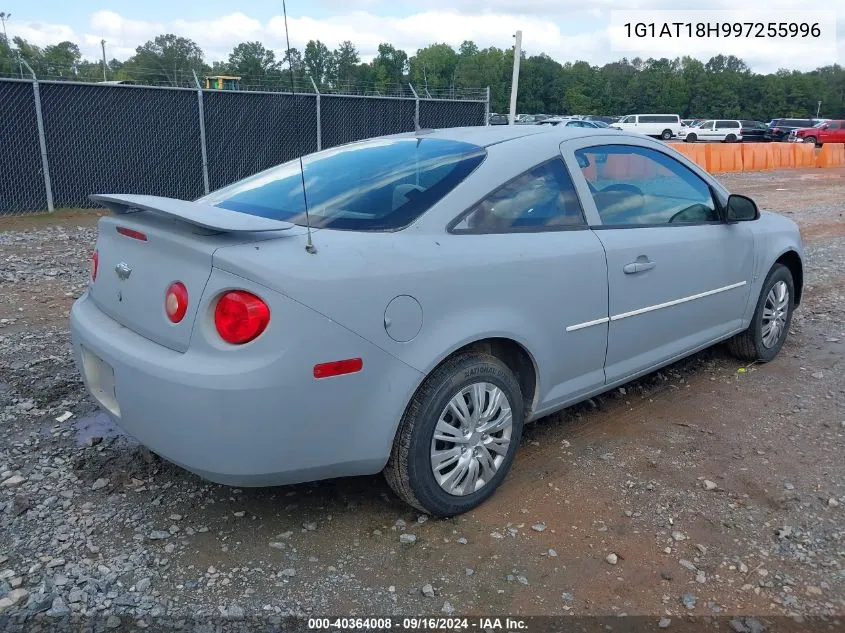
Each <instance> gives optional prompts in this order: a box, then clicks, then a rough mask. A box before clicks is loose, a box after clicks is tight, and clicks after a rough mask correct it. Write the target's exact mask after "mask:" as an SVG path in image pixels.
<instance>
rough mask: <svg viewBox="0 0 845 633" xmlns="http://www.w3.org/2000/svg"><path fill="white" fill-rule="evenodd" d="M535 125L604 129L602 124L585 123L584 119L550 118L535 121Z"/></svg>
mask: <svg viewBox="0 0 845 633" xmlns="http://www.w3.org/2000/svg"><path fill="white" fill-rule="evenodd" d="M535 125H560V126H561V127H589V128H601V127H604V126H605V125H606V124H602V123H601V122H599V121H585V120H584V119H569V118H566V117H551V118H548V119H543V120H542V121H537V123H535ZM608 127H609V126H608Z"/></svg>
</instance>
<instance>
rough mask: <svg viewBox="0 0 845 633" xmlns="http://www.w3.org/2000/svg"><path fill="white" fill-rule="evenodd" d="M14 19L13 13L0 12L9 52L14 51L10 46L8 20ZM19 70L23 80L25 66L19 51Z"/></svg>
mask: <svg viewBox="0 0 845 633" xmlns="http://www.w3.org/2000/svg"><path fill="white" fill-rule="evenodd" d="M10 17H12V14H11V13H6V12H5V11H0V22H2V23H3V39H4V40H5V41H6V46H8V47H9V50H12V45H11V44H9V35H8V33H6V20H8V19H9V18H10ZM17 57H18V69H19V70H20V73H21V79H23V64H21V53H20V51H18V54H17Z"/></svg>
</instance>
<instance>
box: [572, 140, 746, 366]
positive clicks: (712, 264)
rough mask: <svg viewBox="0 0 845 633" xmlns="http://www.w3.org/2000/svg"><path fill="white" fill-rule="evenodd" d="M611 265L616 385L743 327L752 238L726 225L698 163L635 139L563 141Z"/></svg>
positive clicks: (610, 354)
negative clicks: (596, 141)
mask: <svg viewBox="0 0 845 633" xmlns="http://www.w3.org/2000/svg"><path fill="white" fill-rule="evenodd" d="M563 151H564V156H565V157H566V160H567V162H570V163H571V164H573V165H575V166H576V167H575V168H572V169H578V172H580V178H579V177H578V175H576V176H575V184H576V187H578V191H579V195H580V196H581V199H582V201H583V202H584V209H585V211H586V213H587V218H588V220H589V221H590V226H591V228H592V229H593V230H594V231H595V233H596V235H598V237H599V239H600V240H601V242H602V245H603V246H604V249H605V254H606V257H607V266H608V302H609V304H608V308H609V310H608V319H609V327H608V342H607V355H606V360H605V374H606V377H607V381H608V383H616V382H619V381H622V380H625V379H628V378H631V377H633V376H634V375H636V374H641V373H644V372H646V371H649V370H650V369H652V368H654V367H656V366H659V365H661V364H664V363H666V362H668V361H670V360H672V359H674V358H678V357H680V356H683V355H684V354H686V353H689V352H691V351H693V350H696V349H699V348H702V347H705V346H707V345H709V344H712V343H713V342H715V341H717V340H719V339H722V338H724V337H726V336H728V335H729V334H731V333H734V332H736V331H738V330H739V329H740V328H741V327H742V316H743V314H744V312H745V307H746V304H747V302H748V293H749V288H750V287H751V281H752V279H751V275H752V271H753V262H754V248H753V246H754V242H753V236H752V232H751V229H750V227H749V226H748V224H747V223H734V224H727V223H725V222H723V221H722V220H721V218H720V203H719V202H718V201H717V200H715V199H714V195H713V192H712V189H711V187H710V186H709V185H708V183H707V181H706V180H705V179H704V177H703V176H702V175H701V174H700V172H698V171H697V170H698V168H697V167H695V166H694V165H692V164H690V163H688V162H682V161H683V159H681V158H676V157H675V155H673V153H671V150H668V149H665V148H663V147H655V146H653V145H652V144H648V145H646V144H645V143H640V144H638V143H636V141H634V140H625V141H619V142H617V143H615V144H613V145H609V144H607V145H596V144H595V141H594V140H593V141H591V140H590V139H589V138H584V139H574V140H572V141H568V142H566V143H565V148H564V150H563Z"/></svg>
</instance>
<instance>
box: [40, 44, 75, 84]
mask: <svg viewBox="0 0 845 633" xmlns="http://www.w3.org/2000/svg"><path fill="white" fill-rule="evenodd" d="M80 61H82V53H80V52H79V46H77V45H76V44H74V43H73V42H59V43H58V44H55V45H53V46H47V47H45V48H44V50H43V52H42V57H41V68H42V71H43V72H44V73H45V74H46V75H48V76H51V77H70V78H73V77H75V76H76V74H77V73H78V68H77V64H79V62H80Z"/></svg>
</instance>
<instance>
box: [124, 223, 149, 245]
mask: <svg viewBox="0 0 845 633" xmlns="http://www.w3.org/2000/svg"><path fill="white" fill-rule="evenodd" d="M117 232H118V233H120V234H121V235H125V236H126V237H131V238H132V239H133V240H141V241H142V242H146V241H147V236H146V235H144V234H143V233H141V231H136V230H135V229H130V228H127V227H125V226H119V227H117Z"/></svg>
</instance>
